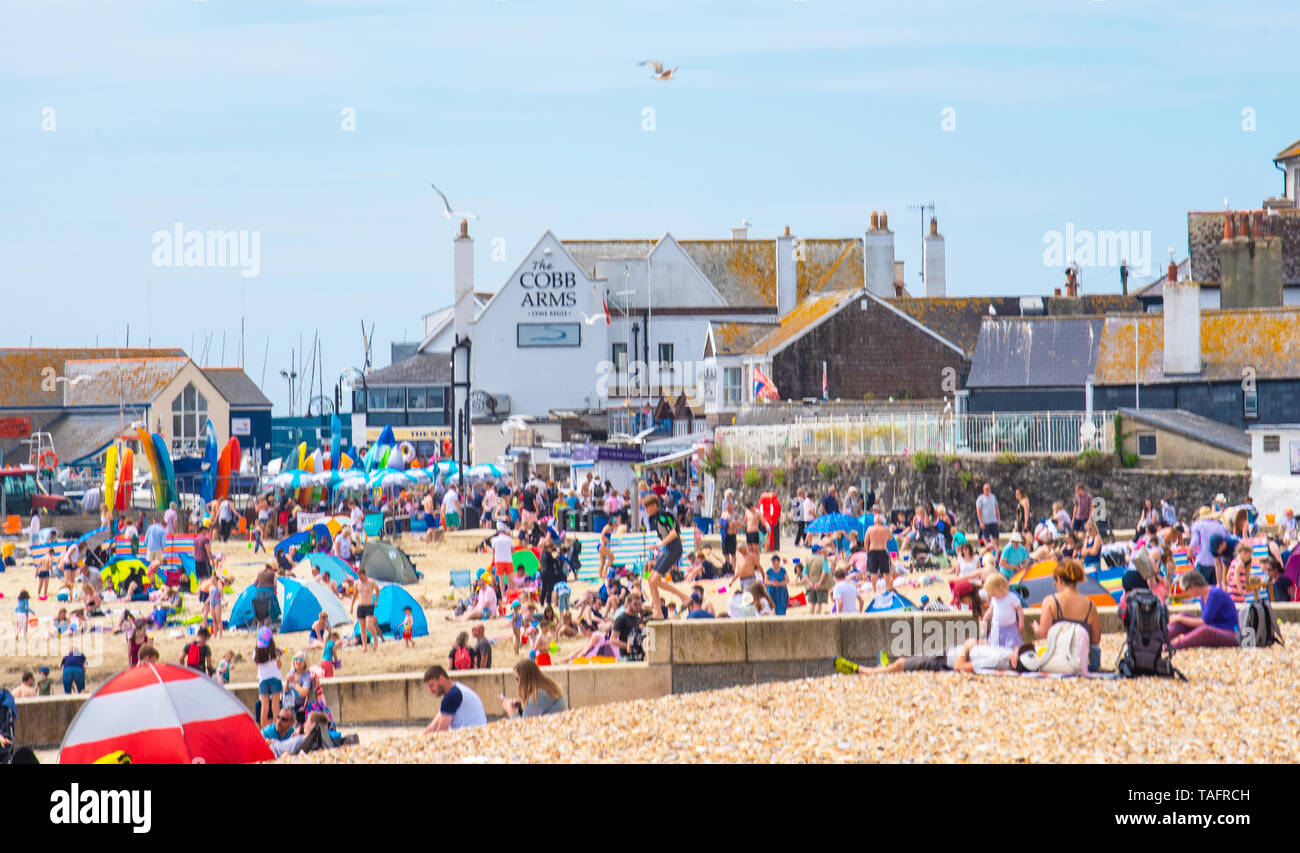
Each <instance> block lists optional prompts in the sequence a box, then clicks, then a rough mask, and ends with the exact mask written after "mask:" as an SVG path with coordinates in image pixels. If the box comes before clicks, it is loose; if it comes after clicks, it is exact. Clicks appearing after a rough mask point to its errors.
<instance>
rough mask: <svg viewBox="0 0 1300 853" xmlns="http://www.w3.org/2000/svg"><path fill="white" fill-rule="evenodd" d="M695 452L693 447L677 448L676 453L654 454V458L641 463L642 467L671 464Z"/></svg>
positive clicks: (687, 457) (659, 466)
mask: <svg viewBox="0 0 1300 853" xmlns="http://www.w3.org/2000/svg"><path fill="white" fill-rule="evenodd" d="M693 453H695V450H694V448H688V449H686V450H679V451H678V452H676V453H669V454H667V455H666V456H656V457H655V458H654V459H647V460H646V461H644V462H642V463H641V467H642V468H662V467H663V466H665V465H671V464H673V463H674V462H680V461H682V460H683V459H689V458H690V457H691V455H692V454H693Z"/></svg>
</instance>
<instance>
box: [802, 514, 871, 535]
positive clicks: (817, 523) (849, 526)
mask: <svg viewBox="0 0 1300 853" xmlns="http://www.w3.org/2000/svg"><path fill="white" fill-rule="evenodd" d="M854 530H856V531H857V532H858V533H859V534H861V533H862V526H861V525H860V524H858V520H857V519H856V518H854V517H853V516H851V515H848V514H847V513H843V512H830V513H827V514H825V515H819V516H817V518H815V519H813V522H812V523H811V524H809V525H808V529H807V532H809V533H817V534H822V533H848V532H850V531H854Z"/></svg>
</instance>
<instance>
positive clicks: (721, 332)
mask: <svg viewBox="0 0 1300 853" xmlns="http://www.w3.org/2000/svg"><path fill="white" fill-rule="evenodd" d="M776 328H777V324H776V323H718V324H717V325H716V326H713V345H714V353H713V354H714V355H719V356H723V355H744V354H745V353H747V352H749V348H750V347H752V346H753V345H754V344H755V343H757V342H758V341H759V340H760V339H761V338H762V337H763V336H764V335H766V334H768V333H769V332H772V331H774V330H775V329H776Z"/></svg>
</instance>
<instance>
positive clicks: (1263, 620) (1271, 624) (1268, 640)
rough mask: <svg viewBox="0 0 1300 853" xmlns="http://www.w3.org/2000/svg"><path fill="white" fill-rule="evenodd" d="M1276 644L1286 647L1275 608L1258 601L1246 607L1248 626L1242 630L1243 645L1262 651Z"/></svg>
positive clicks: (1265, 602)
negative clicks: (1278, 625) (1278, 626)
mask: <svg viewBox="0 0 1300 853" xmlns="http://www.w3.org/2000/svg"><path fill="white" fill-rule="evenodd" d="M1274 643H1278V644H1280V645H1283V646H1285V645H1286V641H1285V640H1283V639H1282V632H1281V631H1279V630H1278V628H1277V619H1276V618H1275V617H1274V616H1273V607H1272V605H1270V604H1269V603H1268V602H1267V601H1256V602H1255V603H1253V604H1249V605H1247V607H1246V624H1245V625H1244V626H1243V627H1242V629H1241V644H1242V646H1244V647H1246V648H1250V649H1262V648H1264V647H1265V646H1271V645H1273V644H1274Z"/></svg>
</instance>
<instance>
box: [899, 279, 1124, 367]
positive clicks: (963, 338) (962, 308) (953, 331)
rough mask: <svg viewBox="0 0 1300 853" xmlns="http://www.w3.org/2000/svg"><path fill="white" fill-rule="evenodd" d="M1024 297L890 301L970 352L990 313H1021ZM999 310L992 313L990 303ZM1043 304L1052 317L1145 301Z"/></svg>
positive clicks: (1108, 296) (1105, 296)
mask: <svg viewBox="0 0 1300 853" xmlns="http://www.w3.org/2000/svg"><path fill="white" fill-rule="evenodd" d="M1020 299H1021V298H1020V297H1018V296H994V297H954V296H946V297H937V298H933V299H930V298H927V299H890V300H889V304H890V305H892V306H894V307H895V308H897V309H898V310H900V311H902V312H903V313H905V314H907V315H908V316H910V317H911V318H912V319H914V320H916V321H917V322H918V323H920V324H922V325H923V326H926V327H927V328H929V329H930V330H931V331H933V332H934V333H935V334H937V335H939V336H940V337H942V338H944V339H945V340H947V341H950V342H951V343H953V344H954V345H956V346H957V347H958V348H960V349H961V350H962V351H963V352H964V353H966V355H968V356H969V355H971V354H973V353H974V352H975V346H976V344H977V343H978V342H979V336H980V326H981V324H982V323H983V322H984V320H985V319H986V318H988V317H990V316H996V317H1019V316H1020ZM990 305H991V306H993V308H994V309H995V310H996V312H997V313H996V314H993V315H991V314H989V306H990ZM1043 306H1044V309H1045V312H1046V316H1048V317H1056V316H1063V315H1066V316H1078V315H1095V314H1114V313H1132V312H1136V311H1139V310H1141V305H1140V304H1139V303H1138V301H1137V299H1135V298H1134V297H1132V296H1122V295H1120V294H1118V293H1098V294H1092V295H1085V296H1079V297H1059V298H1058V297H1052V296H1049V297H1045V298H1044V299H1043Z"/></svg>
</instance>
